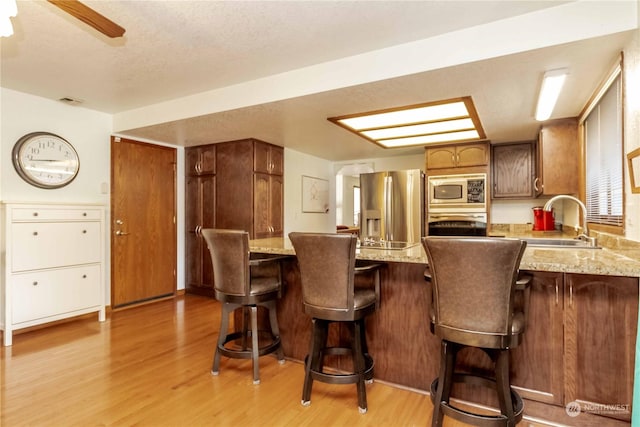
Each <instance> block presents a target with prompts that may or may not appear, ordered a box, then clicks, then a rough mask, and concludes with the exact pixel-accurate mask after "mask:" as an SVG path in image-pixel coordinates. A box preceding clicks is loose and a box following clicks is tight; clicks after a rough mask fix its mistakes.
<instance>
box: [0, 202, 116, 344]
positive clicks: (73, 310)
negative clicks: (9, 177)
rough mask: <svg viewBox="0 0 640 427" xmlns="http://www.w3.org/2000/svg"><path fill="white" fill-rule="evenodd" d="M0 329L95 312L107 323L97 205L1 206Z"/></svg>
mask: <svg viewBox="0 0 640 427" xmlns="http://www.w3.org/2000/svg"><path fill="white" fill-rule="evenodd" d="M0 236H2V239H1V240H2V251H1V255H2V257H1V261H0V267H1V270H2V283H1V284H0V285H1V286H0V290H1V293H0V328H1V329H2V330H3V331H4V345H5V346H9V345H11V342H12V333H13V331H14V330H16V329H21V328H26V327H30V326H34V325H39V324H42V323H46V322H51V321H54V320H59V319H64V318H67V317H72V316H78V315H81V314H86V313H90V312H94V311H97V312H98V320H99V321H101V322H102V321H104V320H105V209H104V206H102V205H95V204H91V205H90V204H82V205H79V204H73V205H72V204H27V203H3V204H2V233H0Z"/></svg>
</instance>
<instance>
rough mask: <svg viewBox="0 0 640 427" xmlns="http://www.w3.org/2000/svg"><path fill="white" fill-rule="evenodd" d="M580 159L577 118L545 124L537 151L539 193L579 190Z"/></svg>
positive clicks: (569, 192)
mask: <svg viewBox="0 0 640 427" xmlns="http://www.w3.org/2000/svg"><path fill="white" fill-rule="evenodd" d="M579 161H580V146H579V140H578V121H577V119H564V120H558V121H554V122H551V123H549V124H545V125H543V126H542V128H541V129H540V132H539V134H538V148H537V153H536V163H537V166H536V180H535V183H534V184H535V191H536V194H537V195H545V196H553V195H556V194H577V193H578V191H579V177H578V174H579V168H578V166H579Z"/></svg>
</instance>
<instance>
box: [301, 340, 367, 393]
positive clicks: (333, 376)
mask: <svg viewBox="0 0 640 427" xmlns="http://www.w3.org/2000/svg"><path fill="white" fill-rule="evenodd" d="M350 352H351V349H350V348H348V347H328V348H326V349H325V350H324V353H325V355H346V354H349V353H350ZM304 363H305V364H307V363H309V355H307V356H306V357H305V359H304ZM364 366H365V369H364V372H363V374H364V378H365V380H370V379H372V378H373V366H374V363H373V358H372V357H371V356H370V355H369V354H365V355H364ZM309 375H311V378H313V379H314V380H318V381H322V382H324V383H328V384H356V383H357V382H358V381H359V380H360V375H361V373H359V372H353V373H346V374H345V373H340V372H339V371H337V370H336V371H335V372H331V373H329V372H323V371H316V370H313V369H310V370H309Z"/></svg>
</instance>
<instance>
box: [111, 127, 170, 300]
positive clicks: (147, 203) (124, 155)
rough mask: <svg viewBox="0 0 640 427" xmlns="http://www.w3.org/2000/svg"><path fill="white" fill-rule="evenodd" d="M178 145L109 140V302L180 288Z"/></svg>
mask: <svg viewBox="0 0 640 427" xmlns="http://www.w3.org/2000/svg"><path fill="white" fill-rule="evenodd" d="M175 164H176V150H175V149H173V148H169V147H162V146H158V145H152V144H146V143H141V142H137V141H132V140H128V139H124V138H116V137H112V139H111V185H112V194H111V306H112V307H114V308H117V307H120V306H124V305H128V304H133V303H137V302H142V301H146V300H150V299H154V298H160V297H165V296H171V295H173V294H174V293H175V289H176V224H175V209H176V203H175V198H176V185H175Z"/></svg>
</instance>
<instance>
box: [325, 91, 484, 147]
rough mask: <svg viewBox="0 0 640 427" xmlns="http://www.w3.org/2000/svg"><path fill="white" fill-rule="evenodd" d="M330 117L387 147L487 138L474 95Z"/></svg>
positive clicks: (332, 120) (331, 119)
mask: <svg viewBox="0 0 640 427" xmlns="http://www.w3.org/2000/svg"><path fill="white" fill-rule="evenodd" d="M328 120H329V121H331V122H333V123H335V124H337V125H338V126H341V127H343V128H345V129H347V130H349V131H351V132H353V133H355V134H356V135H359V136H361V137H363V138H365V139H367V140H369V141H371V142H373V143H376V144H378V145H380V146H381V147H384V148H399V147H408V146H416V145H427V144H436V143H439V142H461V141H464V142H466V141H479V140H483V139H485V138H486V136H485V133H484V130H483V129H482V125H481V123H480V119H479V118H478V113H477V112H476V109H475V107H474V105H473V101H472V100H471V97H470V96H467V97H463V98H455V99H449V100H446V101H438V102H430V103H426V104H418V105H410V106H406V107H399V108H392V109H388V110H378V111H370V112H368V113H359V114H350V115H348V116H341V117H330V118H329V119H328Z"/></svg>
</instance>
